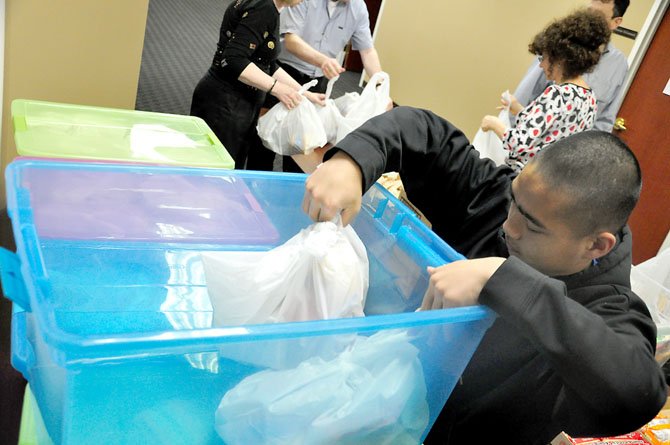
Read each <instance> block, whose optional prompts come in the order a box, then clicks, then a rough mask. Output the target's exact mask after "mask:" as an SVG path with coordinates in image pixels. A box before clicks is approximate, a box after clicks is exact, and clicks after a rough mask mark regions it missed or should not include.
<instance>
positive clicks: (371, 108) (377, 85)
mask: <svg viewBox="0 0 670 445" xmlns="http://www.w3.org/2000/svg"><path fill="white" fill-rule="evenodd" d="M390 102H391V79H390V77H389V75H388V74H387V73H385V72H383V71H380V72H378V73H375V74H374V75H373V76H372V77H371V78H370V81H369V82H368V84H367V85H366V86H365V88H364V89H363V92H362V93H361V96H360V97H359V98H358V100H356V101H355V102H354V103H353V104H352V105H351V107H350V108H349V110H348V111H347V113H346V114H343V116H344V118H343V119H342V120H341V121H340V126H339V129H338V131H337V140H338V141H340V140H342V139H343V138H344V137H345V136H346V135H348V134H349V133H351V132H352V131H354V130H355V129H356V128H358V127H360V126H361V125H362V124H363V123H364V122H366V121H367V120H368V119H371V118H373V117H375V116H377V115H380V114H382V113H383V112H385V111H386V109H387V108H388V106H389V103H390Z"/></svg>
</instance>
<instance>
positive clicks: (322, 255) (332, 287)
mask: <svg viewBox="0 0 670 445" xmlns="http://www.w3.org/2000/svg"><path fill="white" fill-rule="evenodd" d="M201 256H202V259H203V266H204V270H205V278H206V281H207V291H208V293H209V298H210V301H211V303H212V308H213V311H214V317H213V325H214V326H230V325H240V324H253V323H270V322H289V321H303V320H321V319H331V318H344V317H361V316H363V315H364V314H363V307H364V305H365V297H366V294H367V290H368V282H369V277H368V273H369V271H368V268H369V264H368V257H367V253H366V251H365V246H364V245H363V242H362V241H361V240H360V238H359V237H358V235H356V232H354V229H353V228H352V227H351V226H347V227H342V224H341V222H340V221H339V218H338V222H337V223H335V222H323V223H317V224H313V225H311V226H310V227H308V228H306V229H303V230H301V231H300V233H298V234H297V235H296V236H294V237H293V238H291V239H290V240H288V241H287V242H286V243H284V244H283V245H281V246H279V247H276V248H274V249H272V250H270V251H266V252H239V251H236V252H211V253H203V254H201Z"/></svg>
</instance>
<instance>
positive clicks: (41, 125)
mask: <svg viewBox="0 0 670 445" xmlns="http://www.w3.org/2000/svg"><path fill="white" fill-rule="evenodd" d="M12 120H13V122H14V140H15V142H16V150H17V152H18V153H19V154H20V155H23V156H29V157H39V158H42V157H44V158H63V159H89V160H96V161H114V162H142V163H150V164H165V165H184V166H197V167H211V168H225V169H232V168H234V167H235V162H234V161H233V159H232V158H231V156H230V154H228V152H227V151H226V149H225V148H224V147H223V145H222V144H221V142H219V140H218V138H217V137H216V136H215V135H214V133H213V132H212V130H211V129H210V128H209V126H207V124H206V123H205V121H203V120H202V119H200V118H198V117H194V116H181V115H176V114H163V113H152V112H146V111H135V110H122V109H115V108H103V107H91V106H84V105H71V104H61V103H55V102H44V101H36V100H25V99H16V100H14V101H13V102H12Z"/></svg>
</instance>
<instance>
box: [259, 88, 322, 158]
mask: <svg viewBox="0 0 670 445" xmlns="http://www.w3.org/2000/svg"><path fill="white" fill-rule="evenodd" d="M316 83H317V81H316V80H312V81H311V82H307V83H306V84H305V85H303V86H302V88H300V90H299V93H300V94H304V93H305V91H307V90H308V89H310V88H311V87H313V86H314V85H316ZM256 130H257V131H258V136H259V137H260V138H261V141H262V142H263V145H265V146H266V147H267V148H269V149H270V150H272V151H274V152H275V153H278V154H280V155H295V154H309V153H311V152H312V151H314V149H315V148H318V147H322V146H324V145H326V142H327V139H326V130H324V128H323V124H322V123H321V118H320V117H319V114H318V113H317V110H316V106H315V105H314V104H313V103H312V102H310V101H309V100H307V99H304V98H303V100H301V101H300V103H299V104H298V105H297V106H296V107H295V108H293V109H292V110H289V109H288V108H286V107H285V106H284V104H282V103H281V102H280V103H278V104H277V105H275V106H274V107H272V108H270V111H268V112H267V113H265V115H263V116H262V117H261V118H260V119H258V125H257V127H256Z"/></svg>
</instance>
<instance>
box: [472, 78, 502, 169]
mask: <svg viewBox="0 0 670 445" xmlns="http://www.w3.org/2000/svg"><path fill="white" fill-rule="evenodd" d="M503 98H504V99H505V100H506V101H507V103H508V105H507V107H505V108H504V109H502V110H501V111H500V114H498V118H499V119H500V120H501V121H502V123H503V124H504V125H505V128H509V127H510V120H509V104H510V102H511V99H512V98H511V96H510V94H509V91H505V92H504V93H503ZM472 145H473V146H474V147H475V148H476V149H477V151H478V152H479V154H480V155H481V157H482V158H489V159H491V160H493V162H495V163H496V165H503V164H504V163H505V159H506V158H507V155H508V154H509V153H508V152H507V150H505V149H504V148H503V143H502V140H500V138H499V137H498V135H497V134H495V132H494V131H492V130H489V131H484V130H482V129H481V128H480V129H479V130H478V131H477V134H475V137H474V138H473V139H472Z"/></svg>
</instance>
